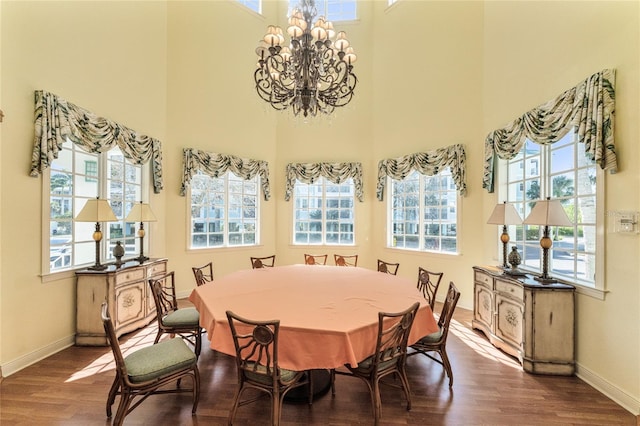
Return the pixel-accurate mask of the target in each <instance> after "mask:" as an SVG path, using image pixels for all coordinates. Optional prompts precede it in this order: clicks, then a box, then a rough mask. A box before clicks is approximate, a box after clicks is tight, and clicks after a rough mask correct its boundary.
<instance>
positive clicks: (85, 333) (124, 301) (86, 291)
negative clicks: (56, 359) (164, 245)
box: [76, 259, 167, 346]
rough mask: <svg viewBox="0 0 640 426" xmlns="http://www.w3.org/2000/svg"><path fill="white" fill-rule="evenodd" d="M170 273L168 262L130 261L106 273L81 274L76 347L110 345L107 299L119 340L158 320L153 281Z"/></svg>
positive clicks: (79, 276)
mask: <svg viewBox="0 0 640 426" xmlns="http://www.w3.org/2000/svg"><path fill="white" fill-rule="evenodd" d="M166 272H167V259H150V260H148V261H146V262H144V263H140V262H137V261H130V262H126V263H124V264H122V265H121V266H120V267H117V268H116V266H115V265H109V266H108V268H107V269H105V270H104V271H91V270H89V269H83V270H81V271H77V272H76V289H77V291H76V345H80V346H106V345H108V342H107V337H106V335H105V332H104V327H103V325H102V319H101V317H100V309H101V306H102V302H104V301H105V300H106V301H107V302H108V303H109V316H110V317H111V319H112V321H113V325H114V327H115V330H116V336H118V337H119V336H121V335H122V334H124V333H128V332H130V331H133V330H136V329H138V328H141V327H144V326H145V325H147V324H149V322H151V321H152V320H154V319H155V317H156V305H155V302H154V300H153V295H152V294H151V288H150V287H149V279H150V278H153V277H156V276H159V275H162V274H164V273H166Z"/></svg>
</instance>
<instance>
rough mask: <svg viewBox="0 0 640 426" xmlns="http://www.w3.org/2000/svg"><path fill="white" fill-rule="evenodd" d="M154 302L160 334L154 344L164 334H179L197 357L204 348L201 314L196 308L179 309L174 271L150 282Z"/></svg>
mask: <svg viewBox="0 0 640 426" xmlns="http://www.w3.org/2000/svg"><path fill="white" fill-rule="evenodd" d="M149 286H150V287H151V293H152V294H153V300H154V302H155V304H156V319H157V321H158V334H157V335H156V339H155V341H154V343H158V341H159V340H160V337H161V336H162V335H163V334H165V333H166V334H171V335H174V334H177V335H179V336H180V337H182V338H183V339H184V340H186V341H187V342H189V343H191V344H192V345H193V347H194V352H195V354H196V357H199V356H200V349H201V347H202V327H200V314H199V313H198V311H197V310H196V308H180V309H178V300H177V298H176V285H175V279H174V271H171V272H169V273H167V274H164V275H162V276H160V277H156V278H154V279H150V280H149Z"/></svg>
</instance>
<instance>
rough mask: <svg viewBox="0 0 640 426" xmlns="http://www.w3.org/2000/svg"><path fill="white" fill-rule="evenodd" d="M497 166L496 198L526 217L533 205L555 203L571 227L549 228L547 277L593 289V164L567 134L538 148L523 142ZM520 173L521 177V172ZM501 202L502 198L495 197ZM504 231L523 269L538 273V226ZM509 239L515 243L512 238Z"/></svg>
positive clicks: (595, 227)
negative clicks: (536, 202) (507, 158)
mask: <svg viewBox="0 0 640 426" xmlns="http://www.w3.org/2000/svg"><path fill="white" fill-rule="evenodd" d="M500 161H501V169H500V170H501V172H502V173H501V174H500V176H501V178H500V190H501V194H503V193H506V197H503V198H504V199H506V200H507V202H511V203H514V206H515V207H516V209H517V210H518V212H519V213H520V215H521V216H522V218H523V219H524V218H526V217H527V215H528V214H529V213H530V212H531V209H532V207H533V206H534V205H535V201H536V200H540V199H544V198H546V197H551V198H552V199H558V200H560V202H561V203H562V205H563V206H564V209H565V212H566V213H567V215H568V216H569V219H570V220H571V222H573V224H574V225H573V226H572V227H551V237H552V240H553V246H552V248H551V250H550V251H549V274H550V275H552V276H554V277H555V278H559V279H564V280H567V281H570V282H573V283H576V284H582V285H586V286H589V287H594V286H595V282H596V263H597V262H596V245H597V244H598V241H597V240H598V237H597V234H598V232H597V230H598V228H600V227H601V226H602V225H601V224H599V223H597V220H596V212H597V206H598V192H599V190H598V189H597V188H598V186H597V185H596V182H597V179H596V176H597V175H598V174H599V173H598V172H597V167H596V163H595V162H594V161H592V160H589V159H588V158H587V157H586V156H585V153H584V144H582V143H578V142H577V139H576V137H575V134H574V132H573V131H570V132H569V133H567V135H565V136H564V137H563V138H562V139H560V140H559V141H558V142H556V143H553V144H549V145H538V144H536V143H534V142H532V141H530V140H527V141H526V142H525V144H524V146H523V148H522V149H521V150H520V152H519V153H518V154H517V156H516V157H514V158H513V159H511V160H500ZM523 170H524V171H526V173H523ZM501 199H502V198H501ZM511 228H513V229H515V233H514V232H513V230H512V231H511V232H510V235H511V237H512V243H513V244H514V245H516V246H517V247H518V250H519V251H520V254H521V256H522V265H520V267H521V268H523V269H529V270H533V271H534V272H536V273H538V272H539V271H540V270H541V255H542V251H541V248H540V238H541V237H542V228H543V227H541V226H532V225H518V226H517V227H515V226H512V227H511ZM514 237H515V238H514Z"/></svg>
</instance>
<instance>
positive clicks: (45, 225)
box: [40, 140, 153, 282]
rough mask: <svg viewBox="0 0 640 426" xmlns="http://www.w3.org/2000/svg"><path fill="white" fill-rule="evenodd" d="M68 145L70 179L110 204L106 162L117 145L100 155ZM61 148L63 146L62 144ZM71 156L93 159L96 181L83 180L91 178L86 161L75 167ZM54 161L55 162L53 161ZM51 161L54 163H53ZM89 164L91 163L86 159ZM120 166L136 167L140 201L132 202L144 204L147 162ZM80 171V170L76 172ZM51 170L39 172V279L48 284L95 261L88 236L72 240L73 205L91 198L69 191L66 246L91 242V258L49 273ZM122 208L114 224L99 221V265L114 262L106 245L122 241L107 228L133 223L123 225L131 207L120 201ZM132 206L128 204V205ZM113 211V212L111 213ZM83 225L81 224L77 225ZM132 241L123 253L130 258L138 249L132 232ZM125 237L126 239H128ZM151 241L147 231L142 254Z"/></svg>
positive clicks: (74, 209) (50, 270) (148, 180)
mask: <svg viewBox="0 0 640 426" xmlns="http://www.w3.org/2000/svg"><path fill="white" fill-rule="evenodd" d="M67 143H68V144H70V145H69V147H71V149H72V150H73V152H74V154H72V155H73V157H72V160H71V161H72V163H74V170H72V171H71V172H67V173H69V174H70V175H71V179H72V180H73V179H76V180H77V179H81V180H83V181H84V182H89V183H95V184H96V186H97V192H98V194H97V195H96V196H100V198H102V199H106V200H108V201H109V204H111V199H110V198H109V197H107V196H106V195H107V194H108V193H109V191H108V182H109V181H110V180H111V179H110V177H108V176H107V173H108V167H107V164H108V161H109V158H108V157H109V153H110V152H111V151H112V150H114V149H120V148H119V147H118V146H117V145H115V146H113V147H112V148H111V149H110V150H108V151H106V152H102V153H96V152H94V153H91V152H87V151H85V150H84V149H83V148H82V147H81V146H80V145H78V144H75V143H73V142H71V141H70V140H67V141H66V142H65V144H67ZM63 146H64V145H63ZM63 149H65V150H67V149H68V148H63ZM75 153H81V154H83V155H87V156H89V157H94V158H95V160H96V162H97V166H98V175H97V177H96V180H95V181H93V180H87V177H91V178H93V176H89V175H87V174H86V169H85V164H86V161H87V160H82V166H81V167H80V166H77V167H76V164H75V162H76V159H75V155H76V154H75ZM56 160H57V159H56ZM56 160H54V162H55V161H56ZM89 161H92V160H89ZM124 164H128V165H131V166H134V167H138V168H139V169H140V170H139V175H140V184H139V186H140V199H138V200H136V202H139V201H141V200H142V201H145V200H148V199H149V185H150V178H149V172H150V165H149V164H150V163H149V162H147V163H145V164H137V163H133V162H131V161H130V160H129V159H127V158H124ZM80 169H82V170H80ZM52 171H53V172H54V173H55V172H57V171H56V170H54V169H53V167H47V168H46V169H44V170H43V172H42V219H41V223H42V230H43V232H42V242H41V248H42V257H41V269H40V270H41V273H40V276H41V278H42V281H43V282H50V281H55V280H58V279H62V278H66V277H71V276H74V275H75V271H77V270H81V269H85V268H87V267H88V266H91V265H92V264H93V263H94V261H95V253H94V250H95V248H94V247H95V242H94V241H93V239H92V238H91V234H90V235H89V239H86V238H83V239H79V238H78V239H76V237H75V234H76V228H77V225H76V222H75V220H74V218H75V216H76V215H77V214H78V213H79V211H80V209H79V208H76V203H77V202H78V200H87V199H90V198H93V197H92V196H87V195H85V194H81V195H77V193H76V192H75V190H73V192H72V194H71V195H69V196H67V197H66V198H70V199H71V200H72V201H71V212H72V217H71V220H70V223H71V225H70V227H71V231H70V232H71V239H70V241H69V242H68V243H66V244H71V245H77V244H87V243H91V246H92V249H91V250H92V255H91V259H92V260H91V261H89V262H86V263H82V264H76V265H73V264H72V265H70V266H69V267H68V268H62V269H59V270H52V269H51V266H50V263H51V261H50V254H51V240H50V238H51V235H52V229H51V222H52V220H51V195H52V194H51V176H52ZM123 202H124V205H123V209H124V210H123V214H122V217H121V218H119V220H118V222H101V230H102V233H103V237H102V240H101V241H100V255H101V259H100V262H101V263H103V264H108V263H110V262H112V261H114V260H115V258H114V257H113V253H112V252H111V250H109V244H110V243H111V242H112V241H116V240H123V239H124V238H125V237H124V236H123V237H122V238H113V237H111V235H110V233H111V229H110V226H109V224H112V223H121V224H122V226H123V229H126V227H127V224H131V223H133V222H125V220H124V219H125V218H126V215H127V214H128V212H129V210H130V208H131V207H129V208H127V207H126V205H127V203H128V201H127V200H126V197H125V199H123ZM131 205H132V204H131ZM114 211H115V210H114ZM94 225H95V224H92V223H88V222H87V223H86V226H88V227H91V228H93V227H94ZM81 226H84V225H81ZM132 226H133V229H134V232H135V229H137V228H136V226H137V223H133V225H132ZM131 238H133V239H134V241H135V250H134V251H129V252H127V253H126V255H127V256H129V255H134V254H135V253H137V252H138V250H139V241H138V238H137V236H136V234H135V233H134V235H133V237H131ZM131 238H129V239H131ZM152 238H153V233H152V232H149V229H147V234H146V235H145V238H144V249H145V251H147V252H148V251H149V250H148V247H150V241H151V240H152Z"/></svg>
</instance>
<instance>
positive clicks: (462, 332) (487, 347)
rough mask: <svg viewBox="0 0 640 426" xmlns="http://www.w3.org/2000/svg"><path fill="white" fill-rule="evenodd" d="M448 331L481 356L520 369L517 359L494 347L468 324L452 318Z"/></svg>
mask: <svg viewBox="0 0 640 426" xmlns="http://www.w3.org/2000/svg"><path fill="white" fill-rule="evenodd" d="M449 333H452V334H453V335H455V336H456V337H457V338H459V339H460V340H461V341H462V343H464V344H465V345H467V346H468V347H469V348H471V349H472V350H473V351H474V352H475V353H477V354H478V355H480V356H482V357H485V358H487V359H490V360H493V361H496V362H500V363H502V364H504V365H506V366H508V367H512V368H516V369H518V370H520V369H522V366H521V365H520V363H519V362H518V361H516V360H515V359H514V358H512V357H511V356H509V355H507V354H505V353H504V352H502V351H501V350H500V349H498V348H496V347H494V346H493V345H492V344H491V343H489V341H488V340H487V339H486V338H485V337H483V336H481V335H479V334H478V333H476V332H474V331H473V330H472V329H471V327H470V326H469V325H468V324H463V323H460V322H459V321H456V320H455V319H452V320H451V324H450V325H449Z"/></svg>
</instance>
